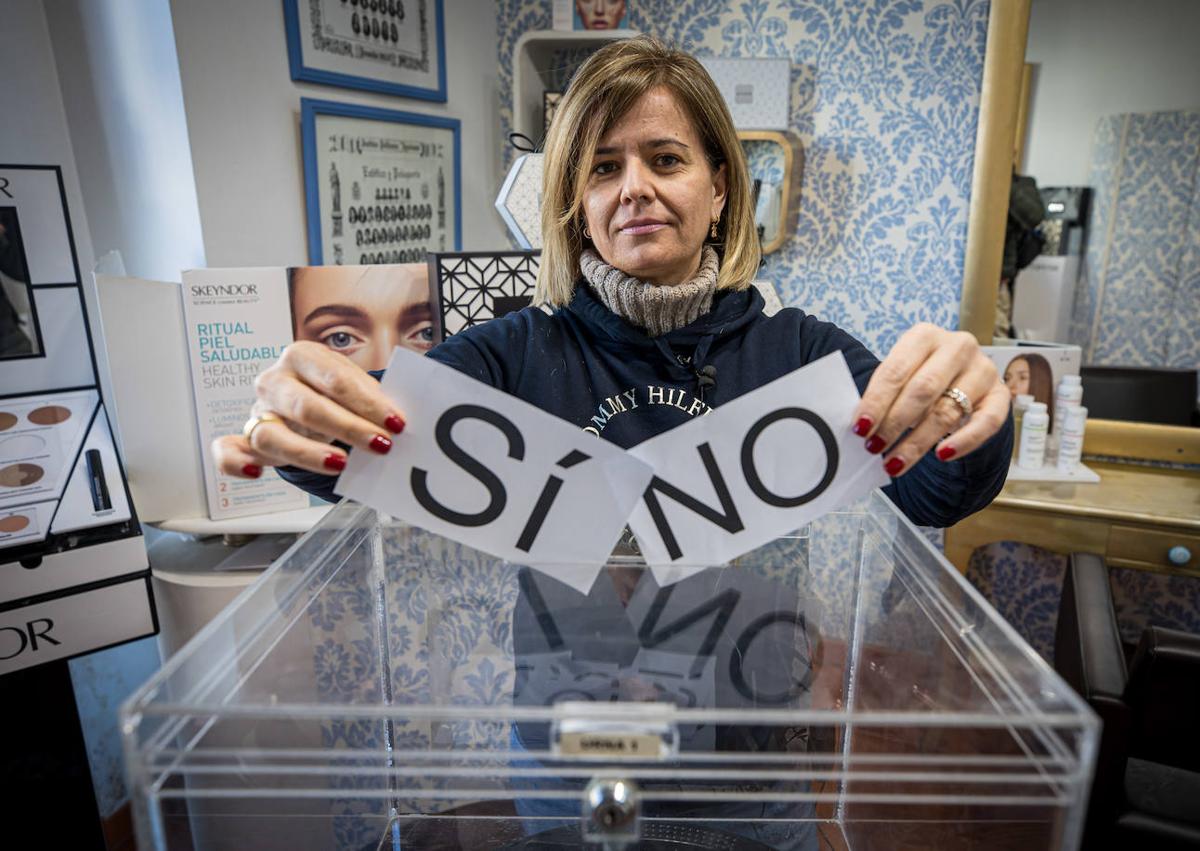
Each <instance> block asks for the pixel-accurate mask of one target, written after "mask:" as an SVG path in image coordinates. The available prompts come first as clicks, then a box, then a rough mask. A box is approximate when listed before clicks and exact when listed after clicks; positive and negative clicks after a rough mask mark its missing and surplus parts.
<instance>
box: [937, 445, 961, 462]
mask: <svg viewBox="0 0 1200 851" xmlns="http://www.w3.org/2000/svg"><path fill="white" fill-rule="evenodd" d="M957 454H958V450H957V449H955V448H954V447H953V446H943V447H942V448H941V449H939V450H938V451H937V457H938V460H939V461H949V460H950V459H951V458H953V457H954V456H955V455H957Z"/></svg>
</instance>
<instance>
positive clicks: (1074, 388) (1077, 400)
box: [1050, 375, 1083, 441]
mask: <svg viewBox="0 0 1200 851" xmlns="http://www.w3.org/2000/svg"><path fill="white" fill-rule="evenodd" d="M1082 404H1083V384H1082V383H1081V382H1080V378H1079V376H1078V375H1064V376H1063V377H1062V378H1061V379H1060V380H1059V382H1058V389H1056V390H1055V391H1054V425H1053V427H1052V428H1051V429H1050V433H1051V435H1052V436H1053V437H1054V439H1055V441H1057V440H1058V436H1059V435H1060V434H1061V433H1062V427H1063V420H1064V419H1065V418H1066V415H1067V408H1069V407H1070V406H1072V405H1082Z"/></svg>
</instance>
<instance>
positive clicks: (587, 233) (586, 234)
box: [583, 225, 592, 239]
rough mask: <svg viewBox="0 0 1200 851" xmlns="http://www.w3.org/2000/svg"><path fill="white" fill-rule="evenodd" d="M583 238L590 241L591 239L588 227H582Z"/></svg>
mask: <svg viewBox="0 0 1200 851" xmlns="http://www.w3.org/2000/svg"><path fill="white" fill-rule="evenodd" d="M583 238H584V239H591V238H592V232H591V231H590V230H588V226H587V225H584V226H583Z"/></svg>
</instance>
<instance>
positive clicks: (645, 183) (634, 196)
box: [621, 160, 654, 202]
mask: <svg viewBox="0 0 1200 851" xmlns="http://www.w3.org/2000/svg"><path fill="white" fill-rule="evenodd" d="M653 198H654V174H653V172H651V171H650V169H648V168H646V166H645V164H644V163H642V162H641V161H640V160H634V161H633V162H632V163H629V164H628V165H627V166H626V168H625V180H624V182H623V183H622V184H621V201H622V202H626V201H629V202H644V201H650V200H653Z"/></svg>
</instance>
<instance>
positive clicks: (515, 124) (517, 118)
mask: <svg viewBox="0 0 1200 851" xmlns="http://www.w3.org/2000/svg"><path fill="white" fill-rule="evenodd" d="M635 35H640V33H639V32H638V31H637V30H596V31H593V30H530V31H529V32H527V33H525V34H524V35H522V36H521V37H520V38H519V39H517V45H516V47H514V48H513V81H512V130H513V132H514V133H523V134H524V135H526V136H528V137H529V138H530V139H532V140H533V141H534V142H535V143H540V142H541V141H542V92H545V91H547V90H548V89H550V88H551V81H552V80H553V78H554V72H555V70H556V69H555V66H554V62H555V61H556V60H555V55H556V53H557V52H558V51H561V50H572V49H578V48H583V49H587V48H591V49H593V50H598V49H599V48H601V47H603V46H604V45H606V44H608V43H609V42H611V41H616V40H618V39H622V38H633V37H634V36H635Z"/></svg>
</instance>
